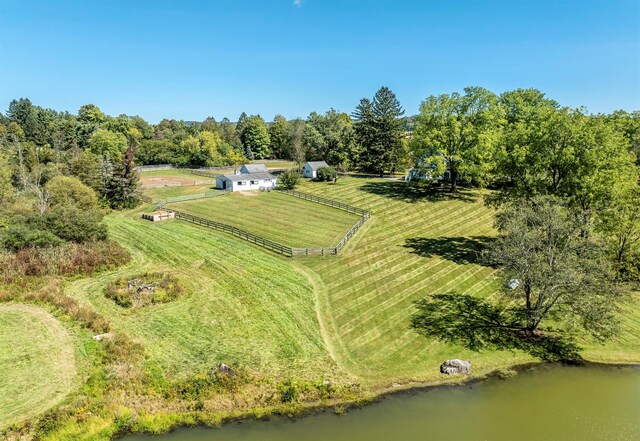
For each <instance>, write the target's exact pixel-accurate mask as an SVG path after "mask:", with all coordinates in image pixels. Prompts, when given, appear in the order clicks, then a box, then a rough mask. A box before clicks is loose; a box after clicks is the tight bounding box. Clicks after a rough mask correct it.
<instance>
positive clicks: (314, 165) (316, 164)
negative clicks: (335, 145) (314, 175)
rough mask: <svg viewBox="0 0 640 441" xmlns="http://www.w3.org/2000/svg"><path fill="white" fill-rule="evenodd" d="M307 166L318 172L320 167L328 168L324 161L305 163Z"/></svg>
mask: <svg viewBox="0 0 640 441" xmlns="http://www.w3.org/2000/svg"><path fill="white" fill-rule="evenodd" d="M307 164H309V166H310V167H311V170H318V169H319V168H321V167H329V164H327V163H326V162H325V161H307Z"/></svg>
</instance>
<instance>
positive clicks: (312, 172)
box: [302, 161, 329, 178]
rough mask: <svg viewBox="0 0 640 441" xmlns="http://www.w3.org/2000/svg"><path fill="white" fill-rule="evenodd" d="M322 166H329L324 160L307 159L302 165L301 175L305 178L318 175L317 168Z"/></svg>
mask: <svg viewBox="0 0 640 441" xmlns="http://www.w3.org/2000/svg"><path fill="white" fill-rule="evenodd" d="M322 167H329V164H327V163H326V162H324V161H308V162H307V163H306V164H305V165H304V167H302V176H304V177H305V178H316V177H317V176H318V169H319V168H322Z"/></svg>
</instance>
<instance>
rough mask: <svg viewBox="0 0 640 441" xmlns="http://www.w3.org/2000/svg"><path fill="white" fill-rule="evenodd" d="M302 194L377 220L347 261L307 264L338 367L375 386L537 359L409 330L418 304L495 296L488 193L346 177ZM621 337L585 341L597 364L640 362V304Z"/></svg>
mask: <svg viewBox="0 0 640 441" xmlns="http://www.w3.org/2000/svg"><path fill="white" fill-rule="evenodd" d="M301 191H305V192H308V193H314V194H317V195H320V196H324V197H328V198H331V199H335V200H339V201H342V202H344V203H347V204H351V205H354V206H357V207H361V208H364V209H367V210H370V211H371V212H372V213H373V215H372V218H371V220H370V221H369V222H368V223H367V224H366V225H365V227H364V231H360V232H358V236H357V237H356V239H355V241H354V242H350V243H349V244H348V245H347V247H346V248H345V250H343V252H342V254H340V255H339V256H337V257H335V258H332V259H320V260H314V259H309V258H308V259H306V260H304V261H302V262H303V263H304V265H305V266H306V267H308V268H310V269H311V270H313V271H314V272H315V273H316V274H317V275H318V281H319V283H322V285H323V286H324V288H323V289H322V290H320V291H319V295H320V296H321V298H322V301H321V304H322V305H323V310H322V312H323V315H324V320H325V321H326V322H327V329H328V330H329V335H330V341H331V344H332V345H333V346H334V347H335V348H336V354H337V355H338V360H339V361H340V363H341V365H342V366H343V367H344V368H345V369H346V370H347V371H349V372H351V373H353V374H355V375H357V376H359V377H361V378H363V379H365V380H366V381H369V382H371V383H374V384H375V383H378V384H389V383H391V382H403V381H411V380H417V381H430V380H437V379H440V378H442V376H441V375H440V374H439V373H438V366H439V364H440V363H442V361H443V360H446V359H449V358H463V359H469V360H471V361H472V363H473V366H474V371H475V372H476V373H481V372H487V371H490V370H493V369H496V368H499V367H504V366H506V365H508V364H512V363H521V362H527V361H531V360H533V359H532V358H531V357H530V356H529V355H527V354H524V353H519V352H514V353H512V352H506V351H502V352H491V351H488V352H483V353H477V352H471V351H468V350H465V349H462V348H460V347H456V346H453V345H448V344H444V343H441V342H438V341H435V340H427V339H425V338H424V337H420V336H418V335H416V333H415V332H414V331H413V330H411V329H409V318H410V315H411V313H412V311H413V309H412V302H413V301H414V300H416V299H418V298H421V297H424V296H427V295H430V294H435V293H443V292H449V291H455V292H460V293H467V294H473V295H476V296H480V297H485V298H486V297H489V298H490V297H491V296H493V295H495V294H494V293H495V288H496V286H495V282H494V281H493V277H492V276H493V270H492V269H491V268H488V267H485V266H482V265H480V264H479V263H478V254H477V251H478V250H479V248H480V247H481V245H482V243H483V242H484V241H486V240H487V238H488V237H491V236H493V235H494V234H495V231H494V230H493V227H492V223H493V216H494V214H493V212H492V211H491V210H490V209H488V208H486V207H485V206H484V205H483V200H482V194H481V193H478V192H470V193H465V192H463V193H461V194H460V195H458V196H456V197H454V198H449V197H446V196H445V197H441V198H440V197H424V196H420V195H419V194H416V193H412V192H407V191H406V187H405V184H404V183H403V182H399V181H392V180H385V179H361V178H354V177H351V178H346V179H342V180H338V183H337V185H333V184H326V183H316V182H308V181H305V182H304V184H303V186H302V188H301ZM626 309H627V315H626V318H625V332H624V333H623V335H622V336H620V337H619V338H617V339H615V340H613V341H612V342H609V343H608V344H607V345H605V346H601V345H599V344H597V343H594V342H592V341H589V340H584V341H582V342H581V344H582V345H583V346H584V347H585V352H584V355H585V357H587V358H589V359H591V360H594V361H606V362H613V361H618V362H625V361H626V362H632V361H633V362H640V345H638V342H639V341H640V307H639V304H638V301H637V299H636V302H635V303H634V304H632V305H629V306H627V307H626Z"/></svg>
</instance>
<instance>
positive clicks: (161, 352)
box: [66, 212, 343, 379]
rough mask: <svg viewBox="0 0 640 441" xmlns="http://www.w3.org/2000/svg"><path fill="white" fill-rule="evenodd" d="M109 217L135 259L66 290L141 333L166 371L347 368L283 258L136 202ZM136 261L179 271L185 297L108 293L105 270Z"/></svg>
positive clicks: (173, 374)
mask: <svg viewBox="0 0 640 441" xmlns="http://www.w3.org/2000/svg"><path fill="white" fill-rule="evenodd" d="M108 222H109V227H110V231H111V234H112V236H113V237H115V238H116V239H117V240H118V241H119V242H120V243H122V244H123V245H125V246H127V247H129V248H130V249H131V251H132V253H133V255H134V259H133V262H132V263H131V264H130V265H129V266H128V267H126V268H123V269H121V270H119V271H116V272H112V273H108V274H103V275H100V276H98V277H94V278H89V279H83V280H78V281H76V282H73V283H71V284H70V285H69V286H68V288H67V290H66V293H67V294H69V295H71V296H73V297H76V298H77V299H79V301H80V302H81V303H83V304H85V305H90V306H92V307H93V308H95V309H96V310H97V311H99V312H100V313H102V314H103V315H105V316H106V317H109V320H110V322H111V323H112V326H113V328H114V331H115V332H118V331H120V330H121V331H125V332H127V333H128V334H129V335H130V336H131V337H133V338H135V339H137V340H139V341H141V342H143V344H144V346H145V348H146V351H147V352H148V353H149V355H150V357H151V358H152V359H154V360H156V361H157V362H158V363H159V365H160V366H161V367H162V368H163V370H164V371H165V373H166V374H167V376H168V377H169V378H179V377H181V376H187V375H192V374H194V373H206V372H208V371H209V369H211V368H212V367H215V366H217V364H218V363H221V362H224V363H228V364H234V365H239V366H242V367H243V368H245V369H247V370H248V371H250V372H252V373H255V374H257V375H260V376H265V377H274V378H287V377H296V378H314V379H315V378H319V377H322V376H331V377H333V378H339V377H340V376H341V375H343V373H342V372H340V370H339V369H338V368H337V366H336V364H335V363H334V362H333V361H332V359H331V357H330V356H329V354H328V352H327V351H326V350H325V345H324V342H323V339H322V336H321V332H320V327H319V325H318V318H317V312H316V298H315V296H314V292H313V286H312V285H311V284H310V282H309V280H308V278H307V276H306V275H305V274H304V273H303V272H300V271H298V270H296V268H295V267H293V266H291V265H290V263H289V261H287V260H285V259H283V258H278V257H276V256H274V255H272V254H270V253H267V252H263V251H261V250H260V249H259V248H257V247H255V246H253V245H251V244H249V243H247V242H244V241H241V240H237V239H235V238H234V237H232V236H229V235H226V234H224V233H218V232H215V231H212V230H209V229H205V228H202V227H198V226H195V225H192V224H190V223H188V222H180V221H168V222H160V223H155V224H154V223H151V222H148V221H144V220H142V219H139V217H138V214H137V212H125V213H118V214H115V215H112V216H110V217H109V219H108ZM141 271H170V272H171V273H173V274H175V275H176V276H178V277H179V279H180V281H181V283H182V284H183V285H184V287H185V295H184V297H182V298H181V299H179V300H177V301H174V302H171V303H166V304H161V305H155V306H152V307H146V308H140V309H137V310H128V309H124V308H121V307H119V306H117V305H116V304H115V303H113V302H112V301H111V300H108V299H106V298H105V297H104V295H103V289H104V286H105V285H106V284H107V283H108V282H109V281H110V280H113V279H116V278H119V277H125V276H127V275H133V274H136V273H140V272H141Z"/></svg>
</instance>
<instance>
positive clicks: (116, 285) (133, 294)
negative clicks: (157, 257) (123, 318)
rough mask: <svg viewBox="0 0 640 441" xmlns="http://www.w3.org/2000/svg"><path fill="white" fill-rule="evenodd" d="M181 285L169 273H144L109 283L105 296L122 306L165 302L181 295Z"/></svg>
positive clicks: (129, 306)
mask: <svg viewBox="0 0 640 441" xmlns="http://www.w3.org/2000/svg"><path fill="white" fill-rule="evenodd" d="M182 292H183V289H182V286H181V285H180V284H179V283H178V280H177V279H176V278H175V277H174V276H172V275H171V274H166V273H144V274H140V275H137V276H133V277H125V278H122V279H118V280H115V281H113V282H111V283H109V284H108V285H107V286H106V288H105V291H104V295H105V297H107V298H108V299H111V300H113V301H114V302H115V303H116V304H118V305H120V306H122V307H124V308H139V307H141V306H146V305H151V304H156V303H167V302H170V301H172V300H175V299H177V298H178V297H180V296H181V295H182Z"/></svg>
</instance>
